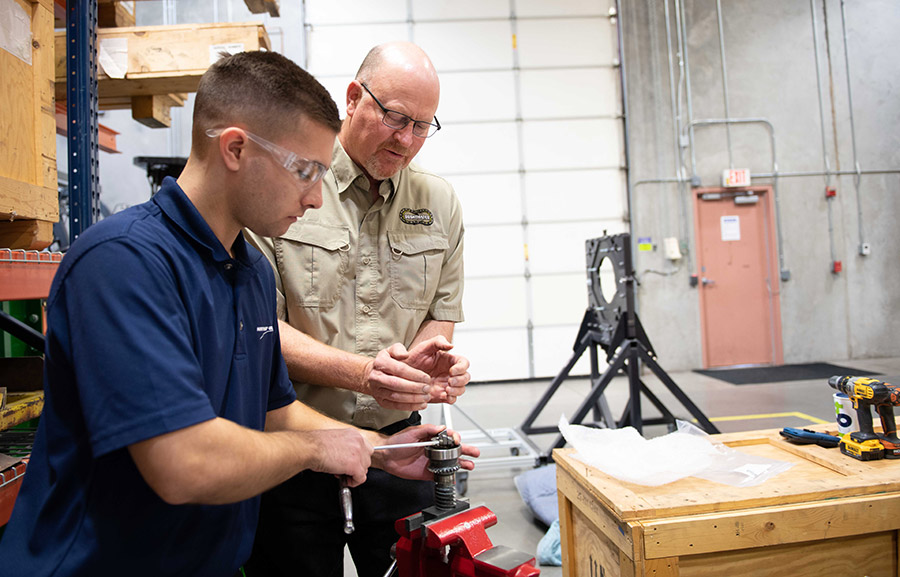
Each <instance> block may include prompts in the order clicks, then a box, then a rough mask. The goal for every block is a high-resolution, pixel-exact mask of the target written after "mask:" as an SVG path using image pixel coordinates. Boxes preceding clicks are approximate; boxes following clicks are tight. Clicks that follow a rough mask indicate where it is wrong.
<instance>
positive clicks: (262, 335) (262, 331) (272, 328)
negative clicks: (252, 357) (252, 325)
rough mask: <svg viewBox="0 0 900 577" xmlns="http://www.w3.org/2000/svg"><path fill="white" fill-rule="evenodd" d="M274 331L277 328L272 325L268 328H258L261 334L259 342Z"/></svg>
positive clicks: (257, 330)
mask: <svg viewBox="0 0 900 577" xmlns="http://www.w3.org/2000/svg"><path fill="white" fill-rule="evenodd" d="M274 330H275V328H274V327H273V326H272V325H269V326H267V327H256V332H258V333H260V335H259V340H262V338H263V337H264V336H266V335H267V334H269V333H271V332H273V331H274Z"/></svg>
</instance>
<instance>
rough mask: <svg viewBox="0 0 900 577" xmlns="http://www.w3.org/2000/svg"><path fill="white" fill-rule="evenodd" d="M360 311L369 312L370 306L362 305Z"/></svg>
mask: <svg viewBox="0 0 900 577" xmlns="http://www.w3.org/2000/svg"><path fill="white" fill-rule="evenodd" d="M362 312H364V313H366V314H369V313H370V312H372V307H370V306H369V305H363V308H362Z"/></svg>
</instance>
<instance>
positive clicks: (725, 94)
mask: <svg viewBox="0 0 900 577" xmlns="http://www.w3.org/2000/svg"><path fill="white" fill-rule="evenodd" d="M716 17H717V18H718V20H719V54H720V55H721V57H722V99H723V100H724V103H725V118H731V112H730V111H729V107H728V68H727V67H726V65H725V25H724V24H723V23H722V1H721V0H716ZM725 137H726V140H727V141H728V168H734V157H733V153H732V151H731V126H729V125H728V124H726V125H725Z"/></svg>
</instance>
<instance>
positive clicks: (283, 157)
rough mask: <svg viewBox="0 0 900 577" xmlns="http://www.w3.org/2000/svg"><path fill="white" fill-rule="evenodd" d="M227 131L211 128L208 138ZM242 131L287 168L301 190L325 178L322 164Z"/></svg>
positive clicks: (326, 169)
mask: <svg viewBox="0 0 900 577" xmlns="http://www.w3.org/2000/svg"><path fill="white" fill-rule="evenodd" d="M225 130H227V128H210V129H208V130H207V131H206V136H209V137H210V138H216V137H218V136H221V134H222V133H223V132H225ZM241 130H242V131H243V132H244V134H246V135H247V138H249V139H250V140H252V141H253V142H255V143H256V144H258V145H259V146H261V147H262V148H263V149H265V150H266V152H268V153H269V154H271V155H272V157H274V158H275V160H277V161H278V162H279V163H280V164H281V166H283V167H284V168H286V169H287V170H288V172H290V173H291V175H292V176H293V177H294V178H295V179H296V180H297V182H298V183H299V184H300V188H301V189H303V190H306V189H308V188H310V187H311V186H313V185H314V184H315V183H317V182H319V181H320V180H321V179H322V177H323V176H325V173H326V172H328V167H327V166H325V165H324V164H322V163H321V162H316V161H315V160H309V159H308V158H301V157H299V156H297V155H296V154H295V153H293V152H291V151H290V150H288V149H287V148H284V147H282V146H278V145H277V144H275V143H274V142H269V141H268V140H266V139H265V138H263V137H262V136H257V135H255V134H253V133H252V132H250V131H249V130H245V129H243V128H242V129H241Z"/></svg>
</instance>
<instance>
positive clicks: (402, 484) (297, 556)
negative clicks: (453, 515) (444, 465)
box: [245, 413, 434, 577]
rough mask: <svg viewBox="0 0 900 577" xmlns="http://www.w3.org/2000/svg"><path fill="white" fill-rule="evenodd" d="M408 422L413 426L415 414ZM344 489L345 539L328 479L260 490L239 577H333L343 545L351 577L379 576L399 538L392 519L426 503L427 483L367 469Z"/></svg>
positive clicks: (306, 475)
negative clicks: (349, 509)
mask: <svg viewBox="0 0 900 577" xmlns="http://www.w3.org/2000/svg"><path fill="white" fill-rule="evenodd" d="M411 419H415V420H416V421H418V420H419V416H418V414H415V413H414V414H413V417H412V418H411ZM398 425H399V423H398ZM402 425H403V426H401V427H399V428H397V427H395V426H394V425H391V427H390V428H394V429H393V432H396V431H397V430H400V429H402V428H404V427H405V426H406V425H407V422H403V423H402ZM390 428H386V430H388V432H391V431H390ZM383 431H384V430H383ZM350 491H351V493H352V495H353V523H354V525H355V527H356V530H355V531H354V532H353V534H351V535H345V534H344V515H343V512H342V510H341V503H340V497H339V484H338V480H337V478H336V477H335V476H334V475H329V474H325V473H316V472H313V471H304V472H302V473H300V474H299V475H297V476H295V477H293V478H292V479H289V480H287V481H286V482H284V483H282V484H281V485H279V486H277V487H275V488H274V489H272V490H270V491H268V492H266V493H264V494H263V496H262V503H261V506H260V515H259V526H258V528H257V531H256V541H255V542H254V545H253V554H252V555H251V557H250V560H249V561H248V562H247V563H246V565H245V568H246V571H247V577H281V576H285V577H287V576H290V577H341V576H342V575H343V572H344V545H345V544H347V545H348V546H349V548H350V554H351V555H352V556H353V562H354V564H355V565H356V570H357V573H358V574H359V577H383V576H384V573H385V572H386V571H387V569H388V567H389V566H390V564H391V556H390V551H391V546H392V545H393V544H394V543H396V542H397V539H398V538H399V535H398V534H397V532H396V531H395V530H394V522H395V521H396V520H397V519H401V518H403V517H407V516H409V515H412V514H414V513H418V512H419V511H421V510H422V509H425V508H427V507H430V506H432V505H433V504H434V483H433V482H431V481H409V480H406V479H400V478H398V477H394V476H393V475H389V474H387V473H385V472H384V471H381V470H379V469H369V472H368V475H367V478H366V482H365V483H363V484H362V485H360V486H359V487H354V488H352V489H351V490H350Z"/></svg>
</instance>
